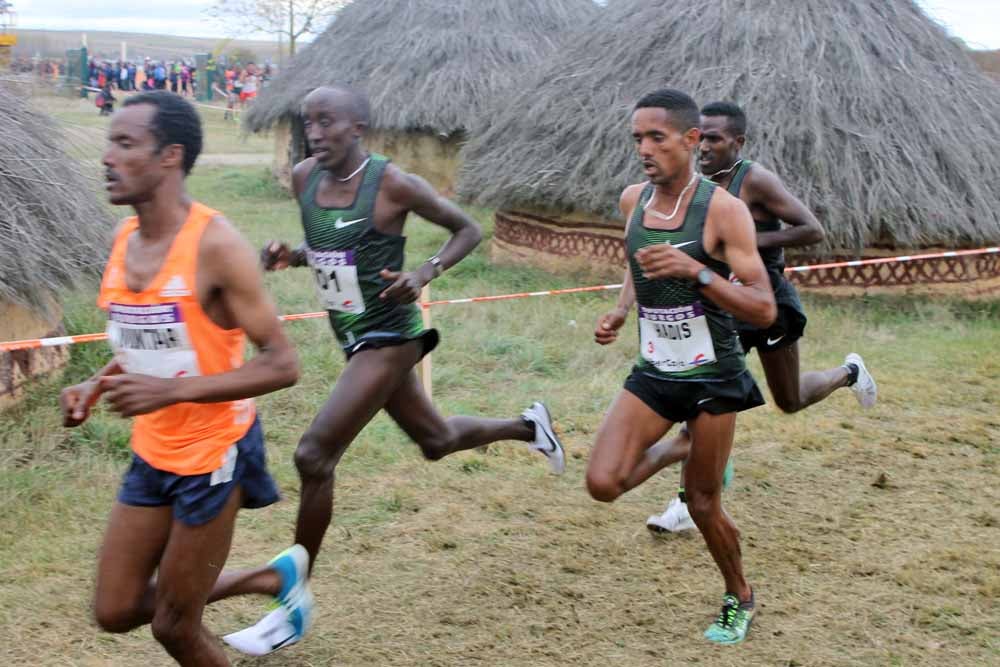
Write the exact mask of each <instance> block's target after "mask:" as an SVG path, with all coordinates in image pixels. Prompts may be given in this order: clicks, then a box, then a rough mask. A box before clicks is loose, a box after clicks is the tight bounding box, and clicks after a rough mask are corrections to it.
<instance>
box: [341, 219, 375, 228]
mask: <svg viewBox="0 0 1000 667" xmlns="http://www.w3.org/2000/svg"><path fill="white" fill-rule="evenodd" d="M367 219H368V218H358V219H357V220H347V221H344V220H343V219H342V218H337V220H336V222H334V223H333V226H334V228H336V229H343V228H344V227H347V226H349V225H353V224H354V223H355V222H362V221H364V220H367Z"/></svg>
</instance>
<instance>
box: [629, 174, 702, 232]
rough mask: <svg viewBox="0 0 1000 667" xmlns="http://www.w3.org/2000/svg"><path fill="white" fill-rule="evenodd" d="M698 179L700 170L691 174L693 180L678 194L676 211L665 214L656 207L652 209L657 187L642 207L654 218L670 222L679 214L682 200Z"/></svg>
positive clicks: (675, 205)
mask: <svg viewBox="0 0 1000 667" xmlns="http://www.w3.org/2000/svg"><path fill="white" fill-rule="evenodd" d="M696 180H698V172H695V173H693V174H691V180H690V181H688V184H687V185H685V186H684V189H683V190H681V193H680V194H679V195H677V203H676V204H674V212H673V213H671V214H670V215H663V214H662V213H660V212H659V211H657V210H656V209H651V207H652V206H653V203H654V202H655V201H656V189H655V188H654V189H653V196H652V197H650V198H649V201H648V202H646V204H645V206H643V207H642V210H643V211H645V212H648V213H649V214H650V215H652V216H653V217H654V218H657V219H659V220H663V221H664V222H670V221H671V220H673V219H674V216H676V215H677V211H679V210H680V208H681V200H682V199H684V195H686V194H687V191H688V190H690V189H691V186H692V185H694V182H695V181H696Z"/></svg>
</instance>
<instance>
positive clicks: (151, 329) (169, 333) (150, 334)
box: [107, 303, 201, 378]
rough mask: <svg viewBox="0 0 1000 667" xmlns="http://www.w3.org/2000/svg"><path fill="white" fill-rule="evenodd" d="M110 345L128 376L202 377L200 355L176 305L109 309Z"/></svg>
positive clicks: (115, 307) (119, 304)
mask: <svg viewBox="0 0 1000 667" xmlns="http://www.w3.org/2000/svg"><path fill="white" fill-rule="evenodd" d="M107 333H108V341H109V342H110V343H111V348H112V349H113V350H114V351H115V358H116V359H117V360H118V363H119V365H121V367H122V369H124V370H125V372H126V373H140V374H142V375H152V376H154V377H158V378H179V377H191V376H195V375H201V369H200V368H199V366H198V354H197V353H196V352H195V349H194V347H193V346H192V345H191V339H190V338H189V337H188V330H187V324H185V323H184V317H183V316H182V314H181V309H180V306H179V305H178V304H177V303H161V304H155V305H150V306H129V305H125V304H121V303H112V304H111V305H110V306H109V307H108V329H107Z"/></svg>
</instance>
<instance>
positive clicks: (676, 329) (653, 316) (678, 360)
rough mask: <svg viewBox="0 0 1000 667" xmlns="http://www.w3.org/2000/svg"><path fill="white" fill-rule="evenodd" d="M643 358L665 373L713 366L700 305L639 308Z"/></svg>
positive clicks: (710, 346)
mask: <svg viewBox="0 0 1000 667" xmlns="http://www.w3.org/2000/svg"><path fill="white" fill-rule="evenodd" d="M639 342H640V345H641V346H642V352H641V353H642V358H643V359H645V360H646V361H648V362H649V363H651V364H653V365H654V366H655V367H656V368H657V369H658V370H660V371H663V372H665V373H680V372H682V371H687V370H691V369H692V368H697V367H698V366H702V365H704V364H711V363H714V362H715V346H714V345H713V344H712V334H711V333H710V332H709V330H708V320H707V319H706V317H705V311H704V309H703V308H702V306H701V304H700V303H698V302H695V303H693V304H691V305H690V306H680V307H678V308H643V307H642V306H639Z"/></svg>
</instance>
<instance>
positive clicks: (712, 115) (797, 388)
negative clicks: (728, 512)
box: [646, 102, 877, 532]
mask: <svg viewBox="0 0 1000 667" xmlns="http://www.w3.org/2000/svg"><path fill="white" fill-rule="evenodd" d="M746 129H747V119H746V114H745V113H744V112H743V110H742V109H741V108H740V107H738V106H737V105H735V104H732V103H730V102H713V103H712V104H708V105H706V106H705V107H703V108H702V110H701V145H700V164H701V171H702V173H704V174H705V175H706V176H707V177H708V178H710V179H712V180H713V181H714V182H715V183H717V184H718V185H719V186H720V187H724V188H726V189H727V190H728V191H729V193H730V194H732V195H733V196H734V197H739V198H740V199H741V200H743V203H745V204H746V205H747V207H748V208H749V209H750V213H751V215H753V219H754V224H755V225H756V227H757V250H758V252H759V253H760V256H761V259H762V260H763V261H764V267H765V268H766V269H767V274H768V278H769V279H770V281H771V288H772V289H773V290H774V299H775V302H776V303H777V305H778V319H777V320H775V322H774V324H772V325H771V326H770V327H766V328H760V327H755V326H754V325H752V324H748V323H746V322H737V330H738V331H739V334H740V343H741V344H742V346H743V350H744V351H745V352H748V353H749V352H750V350H751V349H752V348H757V354H758V355H759V357H760V363H761V365H762V366H763V367H764V375H765V376H766V377H767V386H768V387H769V388H770V389H771V396H773V397H774V402H775V404H776V405H777V406H778V408H779V409H780V410H781V411H782V412H786V413H789V414H790V413H793V412H798V411H800V410H803V409H804V408H806V407H808V406H810V405H812V404H813V403H817V402H819V401H821V400H823V399H824V398H826V397H827V396H829V395H830V394H831V393H833V391H834V390H836V389H839V388H841V387H850V388H851V390H852V391H853V392H854V395H855V397H856V398H857V399H858V402H859V403H860V404H861V406H862V407H864V408H870V407H872V406H873V405H874V404H875V400H876V397H877V386H876V384H875V380H874V379H873V378H872V376H871V373H869V372H868V369H867V368H866V367H865V363H864V361H863V360H862V359H861V356H860V355H858V354H857V353H854V352H852V353H850V354H848V355H847V357H846V358H845V359H844V364H843V365H842V366H837V367H836V368H831V369H828V370H825V371H807V372H804V373H803V372H801V371H800V370H799V344H798V341H799V338H801V337H802V333H803V331H804V330H805V326H806V315H805V311H804V310H803V308H802V303H801V302H800V301H799V295H798V294H797V293H796V291H795V288H794V287H793V286H792V284H791V283H790V282H789V281H788V279H787V278H785V275H784V274H785V254H784V251H783V248H792V247H801V246H808V245H812V244H814V243H819V242H820V241H821V240H822V239H823V230H822V228H821V227H820V224H819V221H818V220H817V219H816V216H814V215H813V213H812V211H810V210H809V209H808V208H807V207H806V206H805V204H803V203H802V202H801V201H799V200H798V199H797V198H796V197H795V196H794V195H792V194H791V193H790V192H789V191H788V190H787V189H786V188H785V185H784V184H783V183H782V182H781V179H779V178H778V177H777V176H776V175H775V174H774V173H773V172H771V171H770V170H768V169H765V168H764V167H763V166H762V165H760V164H758V163H755V162H751V161H750V160H746V159H744V158H742V157H741V152H742V150H743V145H744V143H745V142H746ZM782 222H784V223H786V224H785V225H784V226H783V225H782ZM690 445H691V439H690V437H689V434H688V432H687V431H686V430H683V429H682V430H681V431H680V433H679V434H678V435H677V436H675V437H673V438H671V439H670V440H667V441H665V442H663V443H660V444H658V445H657V446H656V447H655V448H654V452H656V453H658V454H659V455H660V456H662V457H663V461H662V462H663V464H664V465H669V464H670V463H674V462H677V461H683V460H684V459H686V458H687V453H688V450H689V449H690ZM731 475H732V468H731V467H729V468H727V482H728V478H729V476H731ZM684 498H685V493H684V485H683V484H681V488H680V490H679V493H678V495H677V496H676V497H674V498H673V499H671V500H670V502H669V503H668V504H667V507H666V509H665V510H664V511H663V513H662V514H654V515H653V516H651V517H649V518H648V519H647V520H646V527H647V528H649V529H650V530H653V531H656V532H660V531H670V532H679V531H682V530H689V529H692V528H694V527H695V525H694V522H693V521H692V520H691V516H690V514H689V512H688V510H687V505H686V504H685V503H684Z"/></svg>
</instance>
